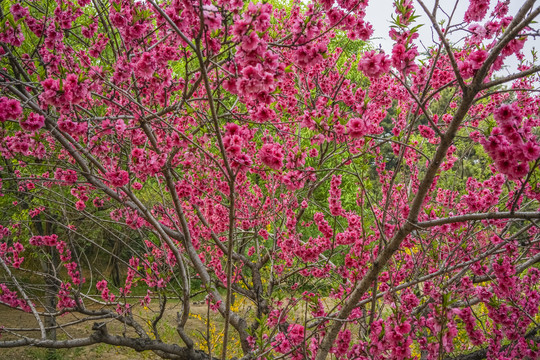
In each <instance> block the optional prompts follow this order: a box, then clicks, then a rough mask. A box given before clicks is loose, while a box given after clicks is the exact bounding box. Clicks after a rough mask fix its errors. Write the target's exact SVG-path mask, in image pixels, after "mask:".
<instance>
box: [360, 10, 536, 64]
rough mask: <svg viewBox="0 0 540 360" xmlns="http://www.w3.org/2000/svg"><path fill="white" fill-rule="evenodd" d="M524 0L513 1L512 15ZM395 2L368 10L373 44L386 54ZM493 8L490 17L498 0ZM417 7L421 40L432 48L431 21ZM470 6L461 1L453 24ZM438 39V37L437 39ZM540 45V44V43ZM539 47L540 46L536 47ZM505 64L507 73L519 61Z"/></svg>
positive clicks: (530, 43) (529, 46)
mask: <svg viewBox="0 0 540 360" xmlns="http://www.w3.org/2000/svg"><path fill="white" fill-rule="evenodd" d="M523 1H524V0H513V1H510V6H509V8H510V11H509V13H510V15H514V14H515V13H516V12H517V11H518V10H519V8H520V6H521V4H523ZM392 3H393V0H371V1H370V2H369V5H368V7H367V10H366V20H367V21H369V22H370V23H371V25H373V29H374V33H373V37H372V39H371V41H372V43H373V44H374V45H375V46H376V47H378V46H379V45H380V46H382V48H383V49H384V51H385V52H386V53H390V52H391V51H392V45H393V41H392V40H390V37H389V36H388V31H389V30H390V24H391V19H392V18H391V16H392V14H394V8H393V6H392ZM425 3H426V5H427V6H428V7H429V8H430V9H431V8H432V7H433V4H434V1H433V0H426V1H425ZM491 3H492V6H491V9H490V11H489V12H488V15H489V14H490V13H491V10H492V9H493V8H494V7H495V4H496V3H497V1H496V0H492V1H491ZM414 4H415V7H416V9H417V11H416V15H420V18H418V19H416V24H425V25H424V26H423V27H422V28H421V29H420V39H421V40H422V43H424V44H425V45H426V46H430V45H431V44H432V43H433V41H432V35H431V27H430V24H431V22H430V20H429V19H428V18H427V16H425V14H424V12H423V11H422V8H421V7H420V5H418V3H417V2H416V1H415V2H414ZM440 4H442V6H443V8H444V6H445V5H446V6H448V7H450V9H448V11H451V7H452V6H453V4H454V1H451V0H442V1H440ZM468 6H469V0H461V1H460V2H459V4H458V8H457V11H456V15H455V16H454V19H455V20H454V21H453V23H454V24H455V23H458V22H460V21H463V15H464V14H465V11H466V10H467V7H468ZM441 15H442V14H441V13H440V12H439V13H438V16H439V19H440V16H441ZM435 38H436V37H435ZM533 43H534V40H533V39H532V38H531V39H529V40H528V41H527V43H526V45H525V51H524V52H525V55H526V56H527V59H531V56H530V55H529V54H530V50H531V49H532V48H533V46H534V44H533ZM539 43H540V42H539ZM536 47H538V46H536ZM419 50H420V51H422V50H423V49H422V48H421V47H420V44H419ZM505 64H508V65H509V68H508V69H506V72H508V71H510V70H512V69H513V70H515V67H516V65H517V59H516V57H515V56H514V55H512V58H511V59H508V60H507V61H506V62H505Z"/></svg>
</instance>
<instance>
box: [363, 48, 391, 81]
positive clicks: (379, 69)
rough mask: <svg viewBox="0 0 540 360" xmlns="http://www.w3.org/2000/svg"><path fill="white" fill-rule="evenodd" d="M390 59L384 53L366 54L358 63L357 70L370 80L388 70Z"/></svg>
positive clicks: (370, 52)
mask: <svg viewBox="0 0 540 360" xmlns="http://www.w3.org/2000/svg"><path fill="white" fill-rule="evenodd" d="M390 64H391V61H390V58H389V57H388V56H387V55H386V54H385V53H384V52H376V51H374V50H372V51H368V52H366V53H365V54H364V55H363V56H362V58H361V59H360V61H359V62H358V70H359V71H362V72H363V73H364V74H366V76H368V77H370V78H376V77H379V76H381V75H382V74H384V73H387V72H388V70H390Z"/></svg>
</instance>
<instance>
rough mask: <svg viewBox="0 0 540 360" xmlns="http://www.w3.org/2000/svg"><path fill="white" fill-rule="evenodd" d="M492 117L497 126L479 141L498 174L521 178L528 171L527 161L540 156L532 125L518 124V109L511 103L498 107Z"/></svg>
mask: <svg viewBox="0 0 540 360" xmlns="http://www.w3.org/2000/svg"><path fill="white" fill-rule="evenodd" d="M493 117H494V118H495V120H496V121H497V124H498V125H499V126H498V127H495V128H493V130H492V132H491V136H490V137H489V138H487V139H485V138H484V139H481V140H480V142H481V144H482V145H483V146H484V149H485V150H486V152H487V153H488V154H489V155H490V156H491V158H492V159H493V160H494V161H495V165H496V166H497V169H498V170H499V171H500V172H501V173H503V174H505V175H507V176H508V177H509V178H510V179H512V180H517V179H521V178H522V177H524V176H525V175H527V173H528V172H529V164H528V162H529V161H534V160H536V159H538V158H539V157H540V144H538V141H537V139H536V136H535V135H534V134H533V133H532V126H530V125H529V124H528V123H527V122H525V123H524V124H522V114H521V110H520V109H519V108H518V107H517V105H516V104H515V103H514V104H503V105H501V107H500V108H498V109H497V110H495V111H494V113H493Z"/></svg>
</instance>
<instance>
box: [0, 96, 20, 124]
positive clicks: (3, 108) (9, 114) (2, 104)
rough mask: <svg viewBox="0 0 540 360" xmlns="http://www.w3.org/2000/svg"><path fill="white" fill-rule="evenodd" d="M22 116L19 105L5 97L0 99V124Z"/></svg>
mask: <svg viewBox="0 0 540 360" xmlns="http://www.w3.org/2000/svg"><path fill="white" fill-rule="evenodd" d="M21 115H22V107H21V104H20V103H19V102H18V101H17V100H15V99H10V98H7V97H0V122H4V121H6V120H16V119H18V118H19V116H21Z"/></svg>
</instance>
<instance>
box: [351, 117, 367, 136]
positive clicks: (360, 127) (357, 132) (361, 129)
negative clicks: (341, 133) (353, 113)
mask: <svg viewBox="0 0 540 360" xmlns="http://www.w3.org/2000/svg"><path fill="white" fill-rule="evenodd" d="M347 131H348V133H349V136H350V137H352V138H353V139H356V138H360V137H362V136H364V135H366V134H367V127H366V123H365V121H364V120H362V119H360V118H352V119H350V120H349V122H348V123H347Z"/></svg>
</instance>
